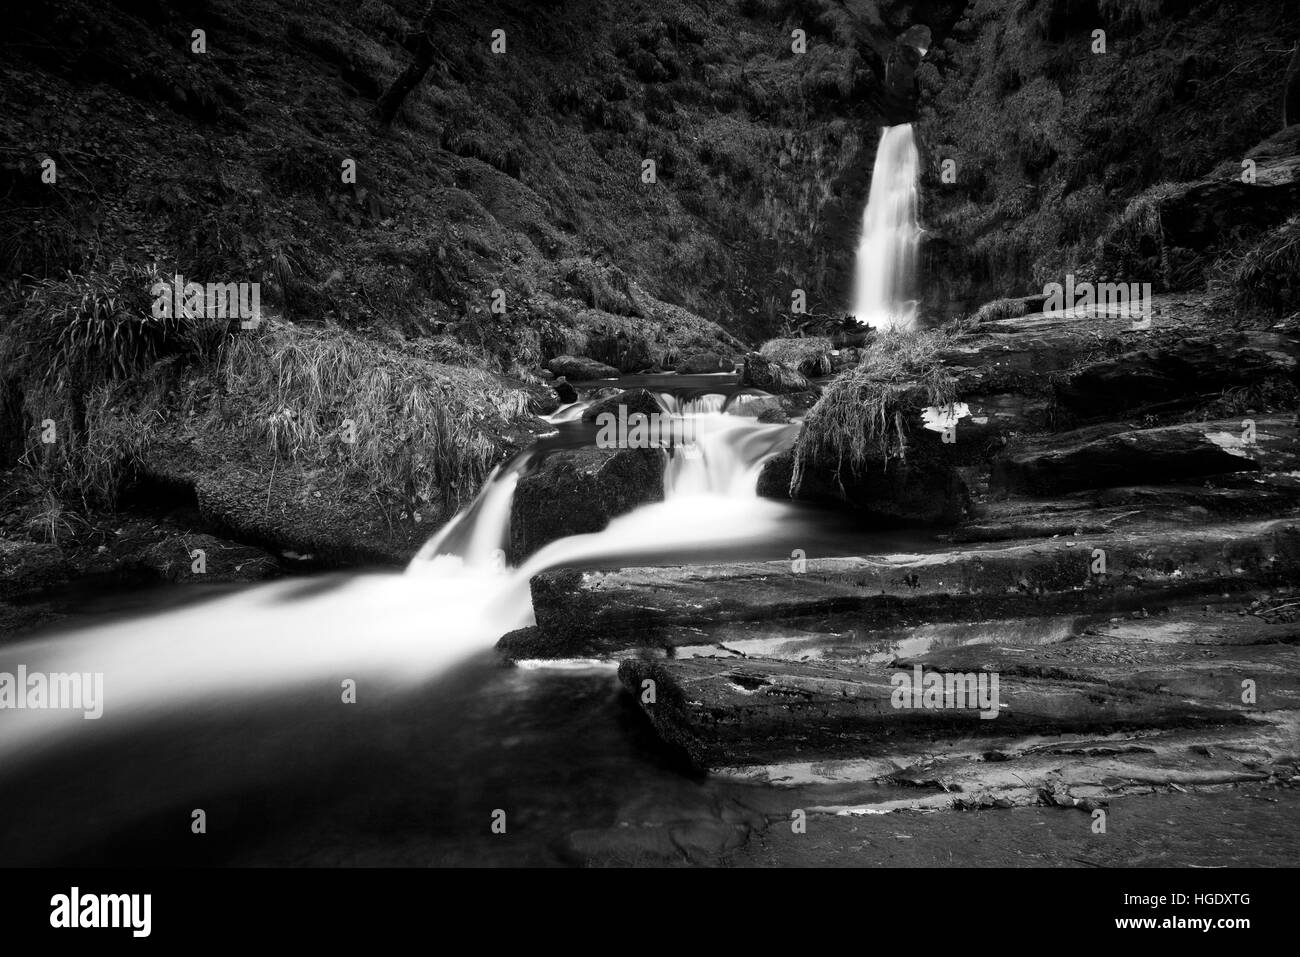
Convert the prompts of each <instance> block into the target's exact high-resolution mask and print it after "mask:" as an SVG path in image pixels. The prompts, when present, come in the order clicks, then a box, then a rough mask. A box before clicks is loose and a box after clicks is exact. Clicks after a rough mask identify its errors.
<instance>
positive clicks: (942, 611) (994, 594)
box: [531, 519, 1300, 657]
mask: <svg viewBox="0 0 1300 957" xmlns="http://www.w3.org/2000/svg"><path fill="white" fill-rule="evenodd" d="M1095 550H1100V551H1095ZM1102 553H1104V555H1103V554H1102ZM1103 558H1104V561H1105V570H1104V572H1103V571H1102V570H1101V565H1100V564H1098V562H1099V561H1100V560H1102V559H1103ZM1298 566H1300V526H1298V524H1297V521H1296V520H1294V519H1278V520H1273V521H1265V522H1249V523H1234V524H1225V525H1202V526H1197V527H1194V528H1179V527H1165V528H1161V529H1158V530H1150V531H1148V530H1143V531H1140V532H1133V531H1129V530H1121V531H1117V532H1112V533H1110V534H1106V535H1097V536H1092V537H1089V538H1087V539H1078V540H1075V539H1068V538H1060V539H1048V540H1031V541H1020V542H1013V543H1009V544H1005V545H959V546H956V547H954V548H951V549H947V550H944V551H936V552H934V553H931V554H910V555H909V554H894V555H888V556H879V557H865V558H829V559H819V560H810V561H808V562H807V565H806V570H804V571H802V572H797V571H795V570H794V566H792V563H791V562H789V561H779V562H747V563H736V564H720V565H701V566H676V567H654V568H629V569H621V570H617V571H603V572H602V571H593V572H576V571H561V572H549V573H545V574H542V575H538V576H537V577H535V578H534V579H533V581H532V583H531V585H532V596H533V609H534V612H535V615H536V620H537V625H538V628H539V629H540V635H539V636H538V640H537V641H536V642H535V643H534V645H535V647H536V648H537V649H539V650H540V649H543V648H546V649H549V655H548V657H566V656H572V655H588V654H604V653H610V652H613V651H617V650H619V649H623V648H628V647H634V646H639V647H655V646H659V645H660V644H662V643H663V642H662V635H663V634H664V633H665V630H666V629H669V628H672V627H676V626H688V627H697V628H703V629H708V628H711V627H712V626H713V625H715V624H717V623H719V622H726V621H743V620H768V621H770V620H773V619H790V618H795V617H798V616H816V615H841V614H853V615H856V616H857V618H858V622H859V624H860V625H861V626H862V627H877V626H882V625H901V624H907V623H909V622H919V621H927V622H939V621H976V620H981V619H991V618H1013V617H1023V616H1037V615H1046V614H1065V613H1071V612H1073V613H1089V612H1094V613H1095V612H1098V611H1103V610H1111V611H1124V610H1134V609H1137V608H1141V607H1143V606H1144V605H1145V606H1150V607H1156V606H1158V605H1161V604H1167V603H1176V600H1177V599H1178V598H1179V596H1192V595H1207V594H1220V593H1223V592H1227V591H1236V590H1241V589H1245V588H1252V587H1262V586H1268V585H1272V584H1278V583H1285V582H1289V581H1295V580H1296V579H1297V578H1298V577H1300V575H1298V574H1297V571H1298ZM1094 568H1095V569H1097V572H1096V573H1094V571H1093V570H1094Z"/></svg>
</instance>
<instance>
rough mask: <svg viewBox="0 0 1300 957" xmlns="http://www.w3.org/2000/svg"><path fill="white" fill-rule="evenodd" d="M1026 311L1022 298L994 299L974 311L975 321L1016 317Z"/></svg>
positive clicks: (994, 320)
mask: <svg viewBox="0 0 1300 957" xmlns="http://www.w3.org/2000/svg"><path fill="white" fill-rule="evenodd" d="M1027 312H1028V306H1026V304H1025V300H1023V299H994V300H993V301H992V302H986V303H984V305H982V306H980V307H979V309H977V310H976V311H975V322H976V323H981V322H997V321H998V320H999V319H1018V318H1020V317H1021V316H1023V315H1025V314H1026V313H1027Z"/></svg>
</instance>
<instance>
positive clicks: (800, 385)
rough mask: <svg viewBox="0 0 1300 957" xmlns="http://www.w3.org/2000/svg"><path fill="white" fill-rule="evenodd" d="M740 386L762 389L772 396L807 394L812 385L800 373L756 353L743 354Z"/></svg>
mask: <svg viewBox="0 0 1300 957" xmlns="http://www.w3.org/2000/svg"><path fill="white" fill-rule="evenodd" d="M740 384H741V385H742V386H750V387H752V388H755V389H762V390H763V391H764V392H770V393H772V394H773V395H778V394H782V393H789V392H807V391H809V390H810V389H811V388H812V384H811V383H810V382H809V381H808V378H807V377H806V376H804V375H803V374H802V373H799V372H795V371H794V370H793V369H787V368H786V367H785V366H783V365H781V363H779V362H777V361H775V360H773V359H769V358H767V357H766V356H764V355H760V354H759V353H757V352H749V353H746V354H745V358H744V369H743V371H742V372H741V375H740Z"/></svg>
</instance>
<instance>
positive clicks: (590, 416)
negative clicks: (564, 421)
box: [582, 389, 664, 422]
mask: <svg viewBox="0 0 1300 957" xmlns="http://www.w3.org/2000/svg"><path fill="white" fill-rule="evenodd" d="M620 407H624V408H626V409H627V415H629V416H631V415H633V414H635V413H637V412H640V413H642V414H644V415H653V414H655V413H662V412H663V411H664V407H663V406H662V405H660V404H659V400H658V399H657V398H656V397H655V395H654V393H652V392H649V391H648V390H646V389H629V390H627V391H626V392H620V393H618V394H617V395H611V396H608V397H607V398H604V399H600V400H599V401H596V402H593V403H592V404H591V405H589V406H587V407H586V408H585V409H583V410H582V421H583V422H595V421H596V420H597V418H598V417H599V416H600V415H602V414H603V413H605V412H609V413H612V414H613V415H614V417H615V418H618V413H619V408H620Z"/></svg>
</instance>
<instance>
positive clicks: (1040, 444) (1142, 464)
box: [992, 415, 1300, 493]
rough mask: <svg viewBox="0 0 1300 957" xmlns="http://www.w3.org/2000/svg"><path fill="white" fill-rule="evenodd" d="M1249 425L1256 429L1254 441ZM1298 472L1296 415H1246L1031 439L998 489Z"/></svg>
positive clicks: (1016, 452) (1010, 459) (1013, 452)
mask: <svg viewBox="0 0 1300 957" xmlns="http://www.w3.org/2000/svg"><path fill="white" fill-rule="evenodd" d="M1246 420H1249V421H1250V422H1251V423H1253V434H1251V431H1248V429H1247V426H1246V424H1245V423H1246ZM1297 468H1300V430H1298V429H1297V427H1296V424H1295V417H1294V416H1276V415H1275V416H1260V417H1258V418H1252V417H1250V416H1242V417H1241V418H1234V419H1221V420H1216V421H1213V422H1194V423H1189V424H1184V425H1171V426H1165V427H1163V428H1155V429H1127V428H1125V427H1124V426H1109V427H1106V428H1105V429H1104V430H1098V429H1081V430H1077V431H1074V432H1061V433H1057V434H1054V435H1049V436H1042V437H1038V438H1035V439H1032V440H1027V441H1025V442H1023V443H1020V444H1019V445H1018V446H1016V447H1012V448H1009V449H1008V450H1007V452H1006V453H1005V454H1003V455H1002V456H1001V457H999V458H998V460H997V461H995V462H994V466H993V477H992V487H993V488H995V489H1003V490H1007V491H1013V492H1014V491H1029V492H1040V493H1044V492H1069V491H1075V490H1078V489H1090V488H1092V489H1095V488H1103V487H1107V486H1119V485H1153V484H1160V483H1165V482H1186V481H1187V480H1188V479H1193V478H1198V477H1206V476H1214V475H1227V474H1231V473H1234V472H1289V471H1294V470H1296V469H1297Z"/></svg>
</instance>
